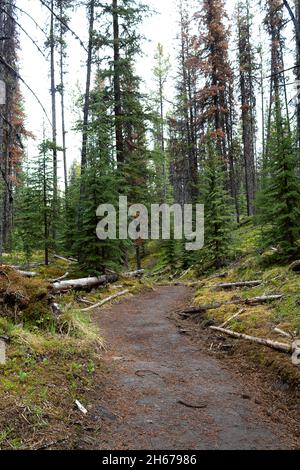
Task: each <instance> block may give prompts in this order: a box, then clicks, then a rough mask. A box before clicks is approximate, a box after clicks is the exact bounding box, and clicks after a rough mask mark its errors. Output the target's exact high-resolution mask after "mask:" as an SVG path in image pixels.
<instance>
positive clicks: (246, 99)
mask: <svg viewBox="0 0 300 470" xmlns="http://www.w3.org/2000/svg"><path fill="white" fill-rule="evenodd" d="M238 34H239V68H240V90H241V102H242V123H243V127H242V129H243V152H244V167H245V183H246V196H247V211H248V215H249V216H251V215H254V212H255V205H254V201H255V192H256V191H255V190H256V177H255V149H254V138H255V136H254V134H255V118H254V108H255V93H254V88H253V76H252V75H253V57H252V46H251V39H250V38H251V32H250V14H249V4H248V2H247V3H246V5H245V6H244V5H242V4H239V8H238Z"/></svg>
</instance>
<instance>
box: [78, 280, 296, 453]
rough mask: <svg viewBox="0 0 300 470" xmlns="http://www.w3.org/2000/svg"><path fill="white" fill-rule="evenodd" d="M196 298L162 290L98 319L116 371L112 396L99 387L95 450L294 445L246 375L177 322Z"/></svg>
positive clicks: (108, 388)
mask: <svg viewBox="0 0 300 470" xmlns="http://www.w3.org/2000/svg"><path fill="white" fill-rule="evenodd" d="M191 295H192V294H191V292H190V291H189V289H187V288H185V287H159V288H156V290H155V292H149V291H148V292H146V293H143V294H140V295H139V296H136V297H133V298H131V299H128V300H125V301H123V302H122V303H120V304H117V305H114V306H113V307H112V308H109V309H106V310H102V311H101V312H100V311H99V312H98V313H97V314H96V320H97V322H98V323H99V325H100V326H101V328H102V331H103V333H104V336H105V338H106V341H107V344H108V345H109V351H108V352H107V354H106V358H105V360H106V361H107V362H108V366H109V368H110V369H112V373H111V374H108V384H107V386H106V390H105V391H104V395H103V390H102V391H101V392H100V389H99V404H98V405H97V406H96V408H97V409H96V413H97V415H98V417H99V416H101V429H100V430H99V431H98V433H96V434H95V433H94V434H93V443H92V444H91V445H92V447H93V448H95V446H96V447H97V448H98V449H105V450H110V449H116V450H124V449H131V450H132V449H134V450H137V449H151V450H162V449H173V450H181V449H186V450H194V449H198V450H201V449H282V448H283V449H285V448H290V447H291V444H288V443H287V442H286V440H285V437H286V436H287V435H288V434H286V433H285V430H284V428H283V426H280V425H278V426H276V425H275V424H274V423H272V422H271V420H268V418H267V417H266V416H265V415H264V413H261V410H260V407H259V406H258V405H257V404H255V403H254V401H252V400H248V399H245V398H247V396H245V393H247V385H246V384H245V383H242V382H241V379H240V377H238V374H235V372H234V371H231V370H229V369H228V367H227V366H226V365H224V364H223V362H222V361H220V360H216V359H215V358H213V357H211V356H210V355H209V354H205V353H204V352H201V351H200V350H199V349H198V348H197V346H195V345H192V344H191V342H190V341H189V339H188V338H187V337H186V336H184V335H182V334H180V332H179V330H178V329H177V327H176V326H175V324H174V323H173V322H172V320H170V318H169V316H170V315H171V314H172V313H173V312H174V310H175V309H178V307H179V306H180V304H181V303H183V302H187V300H188V298H189V297H191ZM100 393H101V395H100ZM248 398H249V397H248ZM279 428H280V430H281V433H282V434H281V435H280V434H279ZM290 431H291V430H290ZM290 431H289V432H290ZM284 436H285V437H284ZM85 442H87V441H86V440H85Z"/></svg>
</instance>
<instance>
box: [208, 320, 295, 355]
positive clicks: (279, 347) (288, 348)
mask: <svg viewBox="0 0 300 470" xmlns="http://www.w3.org/2000/svg"><path fill="white" fill-rule="evenodd" d="M209 328H210V329H211V330H213V331H218V332H219V333H223V334H226V335H228V336H231V337H233V338H237V339H244V340H246V341H251V342H252V343H256V344H261V345H262V346H267V347H268V348H272V349H275V350H276V351H281V352H285V353H292V345H291V344H286V343H279V342H277V341H272V340H270V339H266V338H257V337H256V336H249V335H245V334H243V333H236V332H235V331H231V330H227V329H225V328H221V327H219V326H210V327H209Z"/></svg>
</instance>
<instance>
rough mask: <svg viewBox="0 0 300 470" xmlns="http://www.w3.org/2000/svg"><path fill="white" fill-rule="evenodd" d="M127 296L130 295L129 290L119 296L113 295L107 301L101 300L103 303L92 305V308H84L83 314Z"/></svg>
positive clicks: (118, 294) (119, 293)
mask: <svg viewBox="0 0 300 470" xmlns="http://www.w3.org/2000/svg"><path fill="white" fill-rule="evenodd" d="M126 294H129V290H128V289H126V290H124V291H123V292H118V293H117V294H114V295H111V296H110V297H107V298H106V299H103V300H101V302H98V303H97V304H94V305H91V306H90V307H87V308H84V309H82V310H81V311H82V312H90V311H91V310H94V309H96V308H99V307H102V306H103V305H105V304H107V303H108V302H110V301H111V300H114V299H117V298H118V297H122V296H123V295H126Z"/></svg>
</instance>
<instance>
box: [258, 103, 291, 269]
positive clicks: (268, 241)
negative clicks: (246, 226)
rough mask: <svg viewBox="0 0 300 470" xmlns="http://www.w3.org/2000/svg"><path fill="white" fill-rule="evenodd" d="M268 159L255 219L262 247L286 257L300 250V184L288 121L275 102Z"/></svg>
mask: <svg viewBox="0 0 300 470" xmlns="http://www.w3.org/2000/svg"><path fill="white" fill-rule="evenodd" d="M268 148H269V160H268V165H267V168H266V169H265V174H264V178H263V183H262V190H261V193H260V195H259V198H258V209H259V215H258V221H259V222H260V223H261V224H262V245H263V247H264V248H267V247H270V246H275V247H276V248H278V252H277V253H276V255H274V256H275V258H277V259H283V260H288V259H292V258H293V257H295V256H298V255H299V253H300V244H299V242H300V186H299V178H298V177H297V175H296V171H295V168H296V151H295V148H294V143H293V136H292V135H291V133H290V131H289V126H288V123H287V121H286V120H285V119H283V118H282V117H281V114H280V107H279V106H277V109H276V112H275V113H274V118H273V123H272V125H271V129H270V137H269V142H268Z"/></svg>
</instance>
